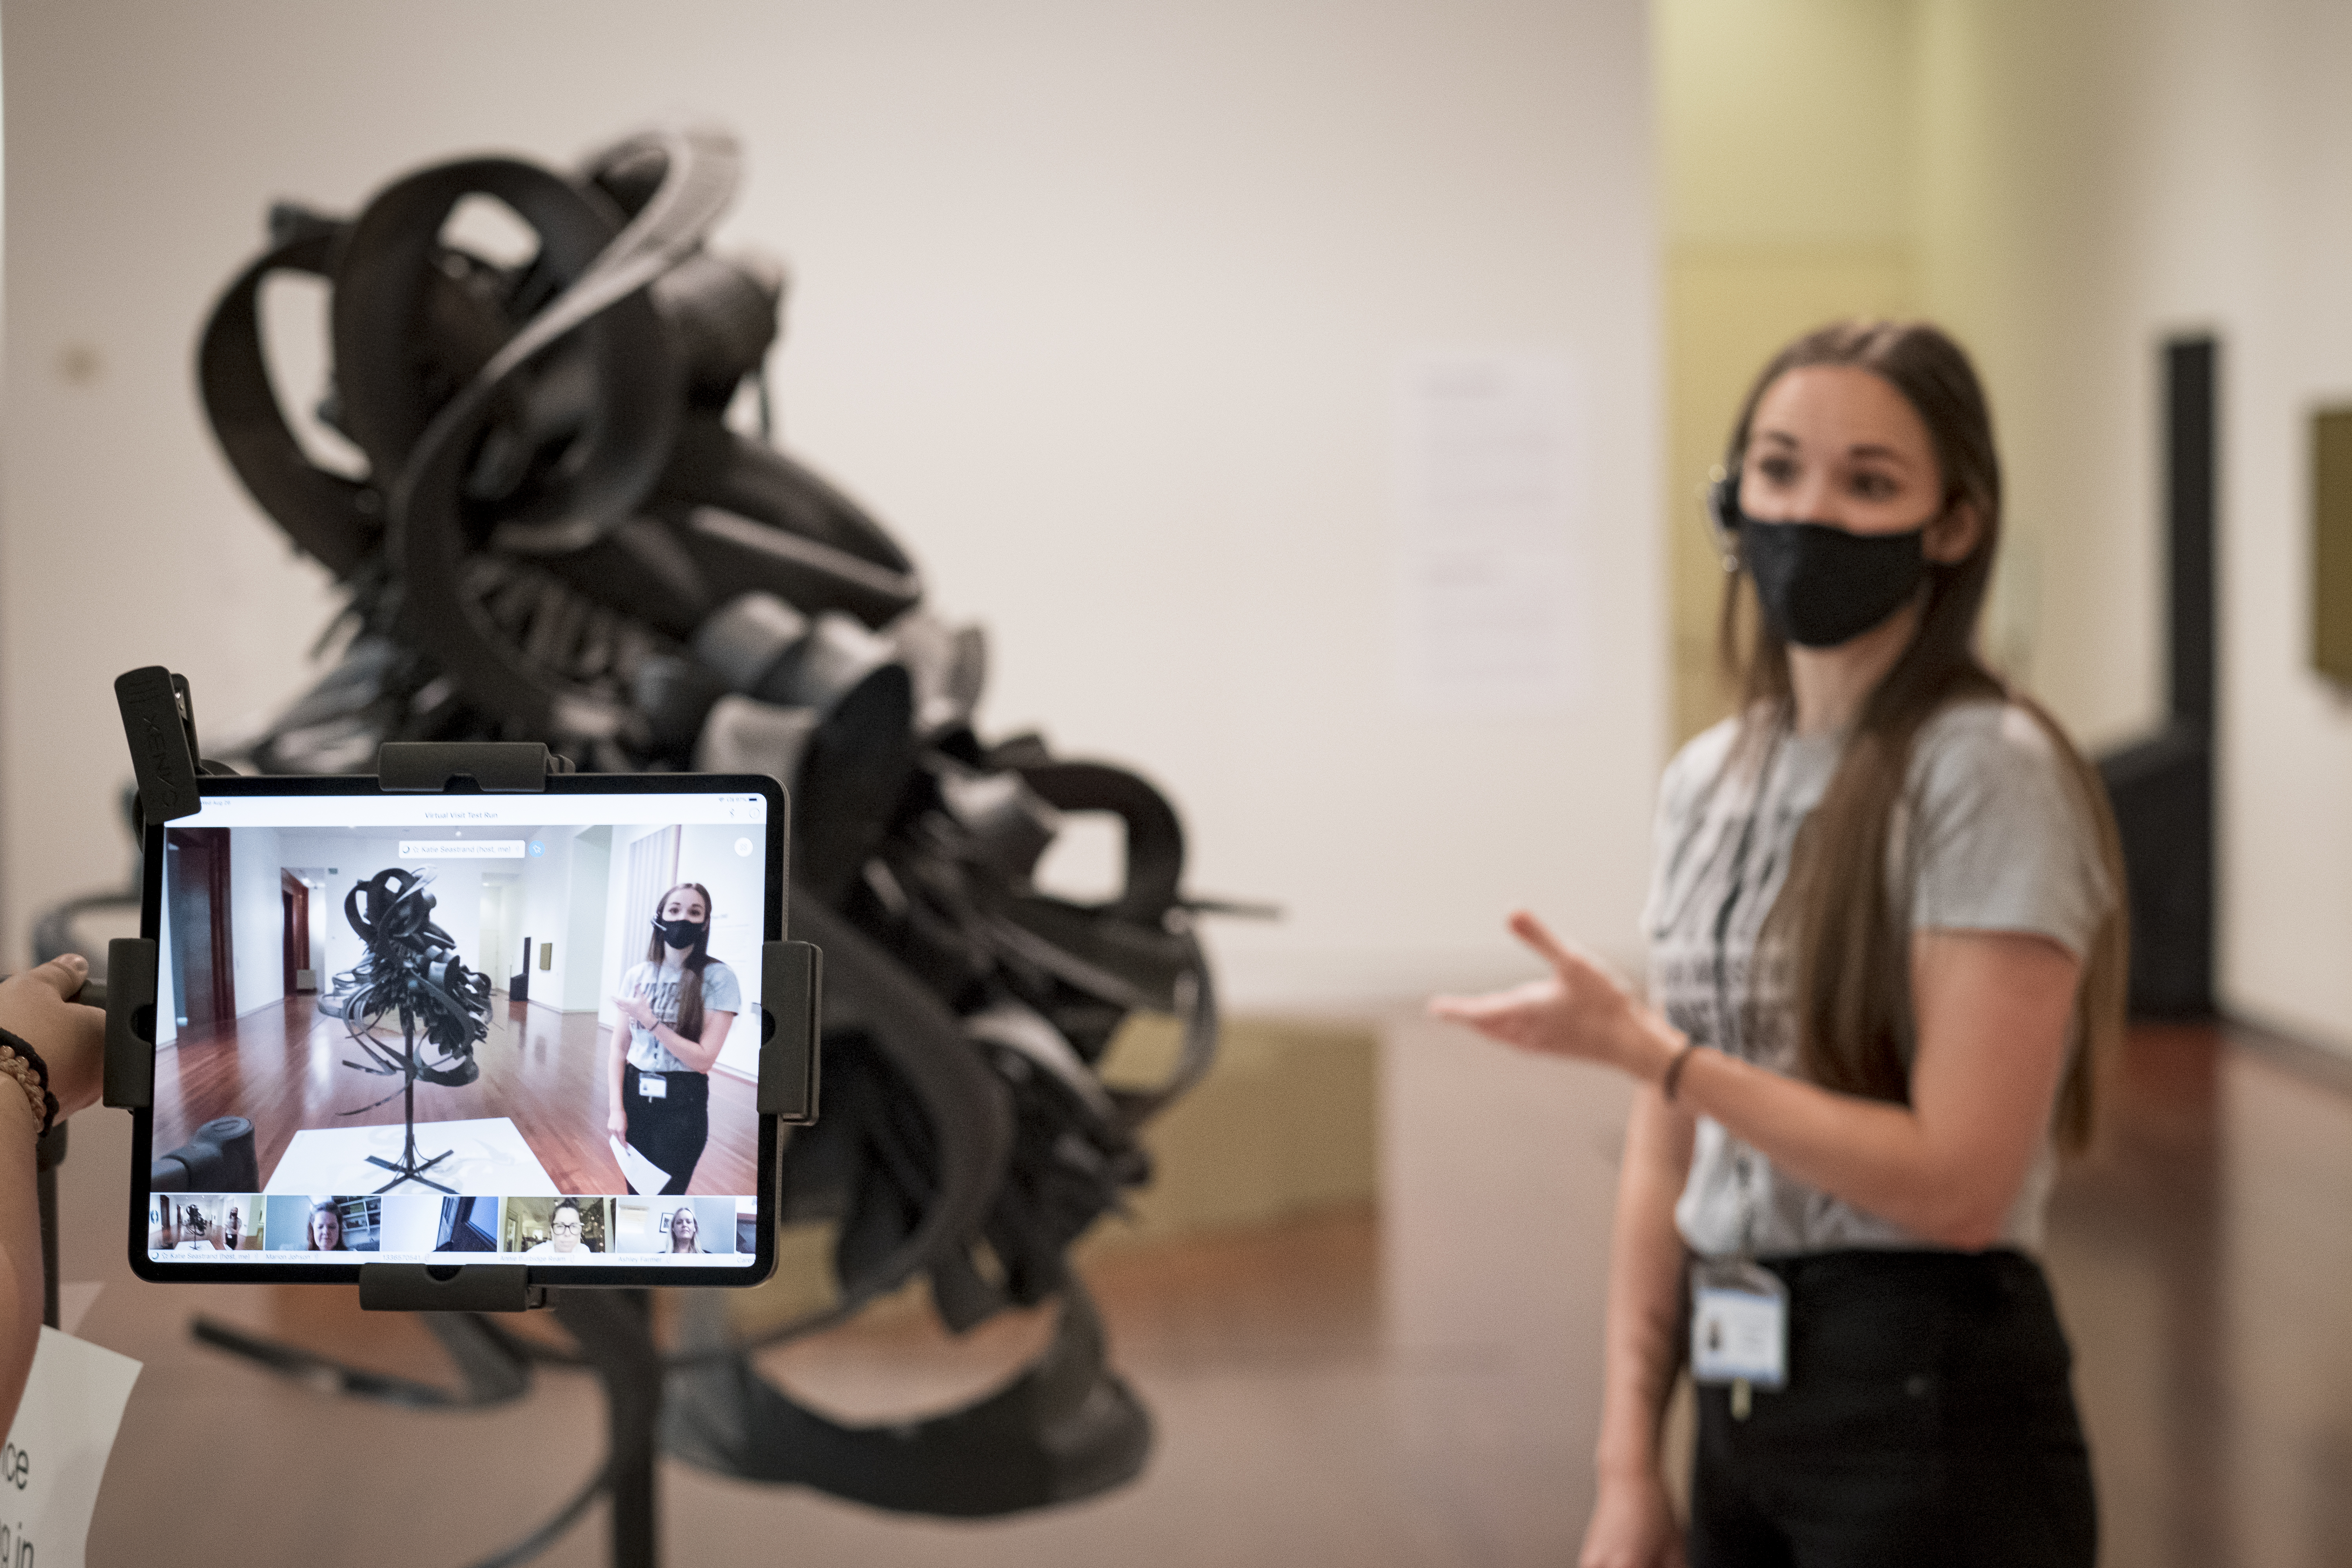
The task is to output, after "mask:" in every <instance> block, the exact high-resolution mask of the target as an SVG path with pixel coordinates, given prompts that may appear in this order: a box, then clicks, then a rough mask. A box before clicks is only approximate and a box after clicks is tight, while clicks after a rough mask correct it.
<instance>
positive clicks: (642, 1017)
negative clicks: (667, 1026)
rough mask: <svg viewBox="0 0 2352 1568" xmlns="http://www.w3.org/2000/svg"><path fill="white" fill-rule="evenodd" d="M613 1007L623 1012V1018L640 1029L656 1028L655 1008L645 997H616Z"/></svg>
mask: <svg viewBox="0 0 2352 1568" xmlns="http://www.w3.org/2000/svg"><path fill="white" fill-rule="evenodd" d="M613 1005H614V1006H615V1007H618V1008H619V1009H620V1010H621V1016H622V1017H624V1018H626V1019H628V1020H629V1022H631V1023H633V1024H635V1026H637V1027H638V1028H640V1029H650V1028H652V1027H653V1026H654V1010H653V1007H652V1005H650V1004H648V1003H647V1002H646V999H645V998H644V997H642V996H615V997H614V998H613Z"/></svg>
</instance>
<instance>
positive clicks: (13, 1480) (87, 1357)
mask: <svg viewBox="0 0 2352 1568" xmlns="http://www.w3.org/2000/svg"><path fill="white" fill-rule="evenodd" d="M138 1376H139V1363H137V1362H135V1361H132V1360H131V1358H130V1357H129V1356H126V1355H117V1354H116V1353H115V1352H112V1351H110V1350H103V1349H100V1347H99V1346H97V1345H94V1344H90V1343H89V1342H87V1341H83V1340H78V1339H75V1338H73V1337H72V1336H70V1335H68V1334H61V1333H59V1332H58V1331H57V1330H55V1329H51V1328H44V1329H43V1330H42V1331H41V1348H40V1350H39V1352H37V1354H36V1355H35V1356H34V1357H33V1373H32V1376H31V1377H30V1378H28V1379H26V1384H25V1397H24V1399H23V1400H22V1401H21V1402H20V1403H19V1404H18V1405H17V1406H16V1425H14V1426H11V1427H9V1429H8V1440H7V1444H6V1447H5V1448H0V1563H7V1564H8V1565H9V1568H81V1563H82V1554H83V1552H85V1551H86V1550H87V1549H88V1547H89V1516H90V1513H91V1511H92V1510H95V1509H96V1508H97V1507H98V1483H99V1480H100V1478H101V1477H103V1476H104V1475H105V1474H106V1457H107V1455H108V1454H109V1453H110V1452H112V1451H113V1448H114V1434H115V1431H116V1429H117V1428H119V1427H120V1426H121V1425H122V1407H123V1406H124V1405H126V1404H128V1403H129V1402H130V1399H131V1384H132V1383H133V1382H135V1381H137V1379H138Z"/></svg>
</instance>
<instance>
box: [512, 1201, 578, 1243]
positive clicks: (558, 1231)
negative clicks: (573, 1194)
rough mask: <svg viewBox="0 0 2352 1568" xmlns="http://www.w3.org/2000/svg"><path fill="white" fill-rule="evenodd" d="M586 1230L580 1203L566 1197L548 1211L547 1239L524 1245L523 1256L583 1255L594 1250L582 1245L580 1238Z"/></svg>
mask: <svg viewBox="0 0 2352 1568" xmlns="http://www.w3.org/2000/svg"><path fill="white" fill-rule="evenodd" d="M586 1230H587V1226H586V1224H585V1223H584V1222H583V1220H582V1219H581V1217H580V1205H578V1204H575V1203H573V1202H572V1200H571V1199H570V1198H565V1199H564V1200H563V1201H562V1203H560V1204H557V1205H555V1207H554V1208H552V1209H551V1210H550V1211H549V1212H548V1215H547V1239H546V1240H545V1241H542V1242H541V1243H539V1244H538V1245H537V1246H535V1247H524V1248H523V1249H522V1250H523V1256H524V1257H526V1258H534V1257H536V1258H574V1257H580V1256H583V1255H584V1254H585V1253H586V1252H587V1251H590V1250H593V1249H591V1248H583V1247H582V1246H581V1245H580V1238H581V1237H582V1236H583V1234H584V1233H585V1232H586Z"/></svg>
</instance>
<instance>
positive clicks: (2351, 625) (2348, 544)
mask: <svg viewBox="0 0 2352 1568" xmlns="http://www.w3.org/2000/svg"><path fill="white" fill-rule="evenodd" d="M2311 665H2312V668H2315V669H2316V670H2318V671H2319V673H2320V674H2322V675H2324V676H2326V677H2327V679H2330V680H2333V681H2335V682H2336V684H2337V685H2339V686H2343V687H2347V688H2352V408H2323V409H2321V410H2320V411H2319V412H2318V413H2316V414H2315V415H2313V416H2311Z"/></svg>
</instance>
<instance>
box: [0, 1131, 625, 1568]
mask: <svg viewBox="0 0 2352 1568" xmlns="http://www.w3.org/2000/svg"><path fill="white" fill-rule="evenodd" d="M604 1141H605V1142H608V1143H610V1144H611V1145H612V1146H613V1158H614V1159H615V1160H618V1161H619V1162H620V1163H621V1174H622V1175H624V1176H625V1177H627V1178H628V1182H629V1191H631V1192H633V1193H658V1192H660V1191H661V1190H662V1189H663V1188H664V1187H666V1186H667V1185H669V1173H668V1172H667V1171H665V1170H663V1169H662V1168H661V1167H660V1166H659V1165H656V1164H655V1163H653V1162H652V1161H651V1160H648V1159H646V1157H645V1156H644V1155H643V1154H641V1153H639V1152H637V1146H636V1145H635V1143H624V1142H621V1141H620V1140H619V1139H618V1138H615V1137H614V1136H613V1135H612V1134H611V1133H609V1132H607V1133H606V1134H604ZM0 1568H5V1565H0Z"/></svg>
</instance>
